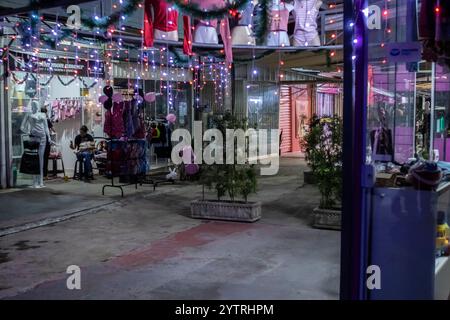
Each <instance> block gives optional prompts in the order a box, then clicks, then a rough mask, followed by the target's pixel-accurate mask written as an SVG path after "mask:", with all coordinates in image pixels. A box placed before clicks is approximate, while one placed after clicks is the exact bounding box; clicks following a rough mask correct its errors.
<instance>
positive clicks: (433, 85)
mask: <svg viewBox="0 0 450 320" xmlns="http://www.w3.org/2000/svg"><path fill="white" fill-rule="evenodd" d="M435 89H436V63H434V62H433V63H432V64H431V105H430V150H429V159H430V160H432V159H433V149H434V107H435V106H434V103H435Z"/></svg>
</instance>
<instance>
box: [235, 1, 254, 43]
mask: <svg viewBox="0 0 450 320" xmlns="http://www.w3.org/2000/svg"><path fill="white" fill-rule="evenodd" d="M257 4H258V0H252V1H251V2H249V3H248V5H247V6H246V7H245V8H244V10H241V11H240V13H241V15H242V17H241V19H240V20H239V24H238V25H237V26H235V27H234V28H233V32H232V34H231V43H232V44H233V45H251V46H254V45H255V44H256V40H255V37H254V36H253V31H252V28H251V23H252V16H253V10H254V8H255V6H256V5H257Z"/></svg>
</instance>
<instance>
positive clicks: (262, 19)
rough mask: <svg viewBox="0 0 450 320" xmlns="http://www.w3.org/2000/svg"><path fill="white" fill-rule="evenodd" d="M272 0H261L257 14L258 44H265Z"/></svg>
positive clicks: (256, 37)
mask: <svg viewBox="0 0 450 320" xmlns="http://www.w3.org/2000/svg"><path fill="white" fill-rule="evenodd" d="M270 1H271V0H259V4H258V12H257V14H256V17H257V23H255V26H254V30H255V39H256V43H257V44H264V42H265V39H266V35H267V31H268V30H269V29H268V26H269V17H270Z"/></svg>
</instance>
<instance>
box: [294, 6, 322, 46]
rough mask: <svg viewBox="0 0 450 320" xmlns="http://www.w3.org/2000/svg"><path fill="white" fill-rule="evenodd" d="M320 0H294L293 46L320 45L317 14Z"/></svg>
mask: <svg viewBox="0 0 450 320" xmlns="http://www.w3.org/2000/svg"><path fill="white" fill-rule="evenodd" d="M321 5H322V1H321V0H295V2H294V13H293V14H294V18H295V28H294V46H320V38H319V33H318V32H317V16H318V14H319V9H320V6H321Z"/></svg>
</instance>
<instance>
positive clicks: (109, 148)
mask: <svg viewBox="0 0 450 320" xmlns="http://www.w3.org/2000/svg"><path fill="white" fill-rule="evenodd" d="M105 140H107V141H110V142H112V141H113V140H115V139H111V138H106V139H105ZM111 145H112V143H109V144H107V146H108V147H107V148H108V150H107V152H108V154H110V151H111ZM108 161H110V163H111V184H105V185H103V187H102V195H105V188H117V189H120V192H121V196H122V198H123V187H126V186H131V185H133V184H134V185H135V189H137V186H138V182H137V180H136V181H135V182H133V183H122V184H119V185H117V184H114V177H115V176H114V172H113V169H112V168H113V167H112V159H108V158H107V162H108Z"/></svg>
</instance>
